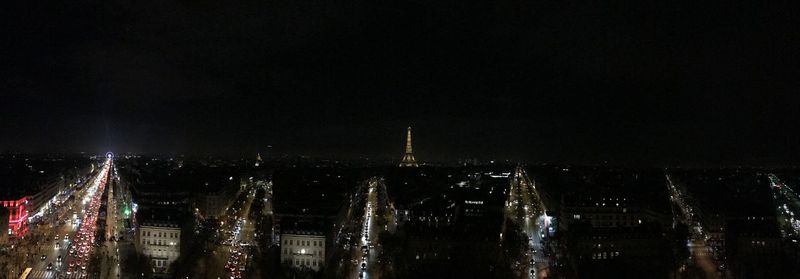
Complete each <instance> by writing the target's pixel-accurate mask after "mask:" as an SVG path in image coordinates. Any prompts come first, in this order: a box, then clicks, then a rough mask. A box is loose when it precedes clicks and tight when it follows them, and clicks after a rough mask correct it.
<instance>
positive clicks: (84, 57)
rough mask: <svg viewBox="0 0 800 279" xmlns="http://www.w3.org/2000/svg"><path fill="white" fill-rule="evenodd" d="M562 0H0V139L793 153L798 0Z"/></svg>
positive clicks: (25, 144)
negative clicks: (782, 2) (408, 139)
mask: <svg viewBox="0 0 800 279" xmlns="http://www.w3.org/2000/svg"><path fill="white" fill-rule="evenodd" d="M580 2H583V1H575V2H573V1H531V0H525V1H518V0H511V1H473V0H445V1H439V0H425V1H415V0H404V1H392V0H388V1H330V0H279V1H274V0H257V1H252V0H243V1H211V0H144V1H131V0H127V1H120V0H103V1H95V0H78V1H51V0H34V1H12V3H4V8H3V11H2V12H0V16H2V19H0V21H2V25H0V26H2V27H0V28H2V29H0V30H3V32H2V34H3V37H4V39H3V40H2V41H0V45H2V47H1V48H0V51H2V55H0V71H1V72H0V81H2V83H0V94H2V99H0V110H1V111H0V129H1V130H0V131H2V132H0V152H3V151H15V152H50V151H59V152H73V151H89V152H101V151H105V150H114V151H117V152H125V151H134V152H173V153H219V154H228V155H244V154H247V156H252V154H253V153H255V152H256V151H263V150H264V149H266V146H267V145H272V146H273V152H275V153H288V154H308V155H318V156H330V155H336V156H354V155H368V156H377V157H381V156H387V157H388V156H391V157H398V158H399V156H400V153H402V145H403V141H404V132H405V126H406V125H408V124H413V125H414V127H415V130H414V131H415V151H416V153H417V157H418V158H419V159H421V160H423V161H424V160H449V159H455V158H465V157H478V158H497V159H500V158H509V159H515V160H530V161H535V162H540V161H546V162H575V163H593V162H602V161H609V162H618V163H644V164H664V163H679V162H680V163H725V164H733V163H747V164H750V163H757V164H784V163H794V162H797V158H799V157H800V147H798V144H799V143H800V134H799V133H798V132H797V129H798V128H799V126H798V124H799V122H800V121H798V119H800V106H799V105H800V102H799V101H800V96H798V88H800V87H798V85H800V82H798V79H800V75H798V74H800V70H799V69H798V68H799V67H800V57H798V53H799V52H800V32H798V26H800V22H799V20H798V14H800V12H799V11H798V9H797V7H785V6H778V5H776V4H774V3H771V2H773V1H757V2H758V3H752V4H740V3H726V2H738V1H726V2H720V3H714V2H711V1H686V2H682V1H681V3H677V2H678V1H587V2H590V3H580ZM592 2H600V3H592ZM608 2H612V3H608ZM694 2H703V3H694ZM753 2H756V1H753ZM689 3H691V4H689Z"/></svg>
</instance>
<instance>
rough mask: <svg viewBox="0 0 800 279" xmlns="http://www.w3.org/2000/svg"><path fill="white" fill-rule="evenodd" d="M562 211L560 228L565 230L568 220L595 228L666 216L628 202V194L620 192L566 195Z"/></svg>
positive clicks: (624, 225)
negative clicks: (607, 194)
mask: <svg viewBox="0 0 800 279" xmlns="http://www.w3.org/2000/svg"><path fill="white" fill-rule="evenodd" d="M562 205H563V206H562V207H561V213H560V214H559V215H560V216H562V218H563V219H564V220H565V221H564V222H561V223H560V224H561V226H562V227H561V228H560V229H562V230H568V229H569V224H571V223H575V222H588V223H590V224H591V225H592V227H594V228H620V227H622V228H632V227H638V226H639V225H641V224H642V223H643V222H659V223H663V220H668V218H669V217H668V216H663V214H659V213H657V212H655V211H653V210H650V209H648V208H643V207H642V206H638V205H635V204H631V203H630V200H629V199H628V198H627V197H620V196H613V195H610V196H607V197H597V196H585V197H584V196H579V195H568V196H565V197H564V198H563V199H562Z"/></svg>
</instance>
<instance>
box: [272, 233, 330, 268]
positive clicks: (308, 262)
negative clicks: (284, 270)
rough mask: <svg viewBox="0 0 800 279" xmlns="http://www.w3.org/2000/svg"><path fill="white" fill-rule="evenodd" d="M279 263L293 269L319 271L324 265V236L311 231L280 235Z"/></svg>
mask: <svg viewBox="0 0 800 279" xmlns="http://www.w3.org/2000/svg"><path fill="white" fill-rule="evenodd" d="M281 262H283V263H286V264H288V265H289V266H291V267H293V268H298V269H303V268H309V269H312V270H314V271H319V269H320V268H321V267H322V266H324V264H325V236H324V235H323V234H322V233H321V232H313V231H287V232H285V233H282V234H281Z"/></svg>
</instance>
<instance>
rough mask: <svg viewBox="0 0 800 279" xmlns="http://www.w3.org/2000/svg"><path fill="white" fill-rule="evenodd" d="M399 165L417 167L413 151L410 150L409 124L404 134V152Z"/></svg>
mask: <svg viewBox="0 0 800 279" xmlns="http://www.w3.org/2000/svg"><path fill="white" fill-rule="evenodd" d="M400 166H401V167H418V166H419V165H417V160H416V159H414V153H413V152H411V126H409V127H408V133H407V134H406V153H405V154H403V160H402V161H400Z"/></svg>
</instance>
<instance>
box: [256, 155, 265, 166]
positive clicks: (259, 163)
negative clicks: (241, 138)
mask: <svg viewBox="0 0 800 279" xmlns="http://www.w3.org/2000/svg"><path fill="white" fill-rule="evenodd" d="M263 162H264V161H262V160H261V153H257V154H256V167H258V166H259V165H261V163H263Z"/></svg>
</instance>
